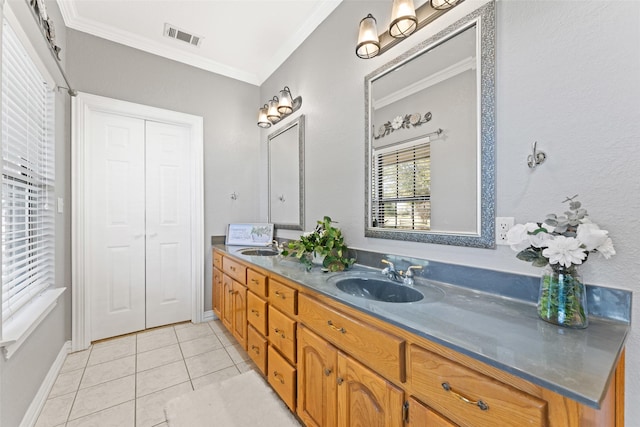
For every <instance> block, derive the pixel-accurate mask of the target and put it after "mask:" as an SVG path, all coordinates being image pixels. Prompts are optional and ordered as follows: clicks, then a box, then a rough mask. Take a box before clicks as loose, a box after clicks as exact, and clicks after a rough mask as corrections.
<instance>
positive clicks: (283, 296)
mask: <svg viewBox="0 0 640 427" xmlns="http://www.w3.org/2000/svg"><path fill="white" fill-rule="evenodd" d="M275 296H277V297H280V298H282V299H286V298H287V297H286V295H285V294H283V293H282V292H280V291H276V292H275Z"/></svg>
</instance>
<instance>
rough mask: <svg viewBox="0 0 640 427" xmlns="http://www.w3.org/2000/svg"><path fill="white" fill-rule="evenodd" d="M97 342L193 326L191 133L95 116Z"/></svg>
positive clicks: (92, 274) (92, 251)
mask: <svg viewBox="0 0 640 427" xmlns="http://www.w3.org/2000/svg"><path fill="white" fill-rule="evenodd" d="M89 121H90V127H89V132H90V135H89V141H91V146H90V149H89V150H88V157H89V159H88V162H87V164H88V165H89V171H91V172H90V174H89V175H90V182H89V183H88V187H89V189H90V191H89V192H88V193H89V203H88V206H89V212H88V221H89V224H88V229H89V230H90V232H89V234H90V235H89V236H88V237H89V238H88V241H89V254H88V259H89V263H88V266H87V267H88V271H87V273H88V277H89V284H88V285H89V286H90V288H91V295H92V296H91V302H92V306H91V339H92V340H98V339H102V338H107V337H113V336H116V335H122V334H126V333H130V332H135V331H139V330H142V329H145V328H151V327H155V326H160V325H166V324H170V323H175V322H180V321H184V320H190V319H191V307H192V301H191V283H192V278H191V260H192V255H191V206H192V204H191V200H189V197H190V194H191V193H190V191H189V177H190V171H189V159H190V139H189V130H188V129H187V128H185V127H180V126H174V125H169V124H163V123H156V122H150V121H145V120H142V119H136V118H130V117H125V116H119V115H115V114H108V113H102V112H93V113H91V117H90V120H89Z"/></svg>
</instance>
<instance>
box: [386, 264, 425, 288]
mask: <svg viewBox="0 0 640 427" xmlns="http://www.w3.org/2000/svg"><path fill="white" fill-rule="evenodd" d="M382 262H383V263H384V264H387V267H385V268H384V269H383V270H382V274H384V275H385V276H387V277H388V278H389V280H393V281H395V282H402V284H403V285H406V286H413V284H414V283H415V282H414V280H413V276H415V273H414V272H413V271H414V270H422V267H421V266H419V265H412V266H410V267H409V268H407V271H406V273H403V272H402V271H398V270H396V267H395V266H394V265H393V263H392V262H391V261H388V260H386V259H383V260H382Z"/></svg>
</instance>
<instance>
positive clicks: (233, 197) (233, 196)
mask: <svg viewBox="0 0 640 427" xmlns="http://www.w3.org/2000/svg"><path fill="white" fill-rule="evenodd" d="M231 200H238V194H237V193H236V192H235V191H234V192H233V193H231Z"/></svg>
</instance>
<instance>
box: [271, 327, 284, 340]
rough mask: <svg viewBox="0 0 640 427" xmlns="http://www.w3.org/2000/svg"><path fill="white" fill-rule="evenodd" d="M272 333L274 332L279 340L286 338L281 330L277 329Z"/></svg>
mask: <svg viewBox="0 0 640 427" xmlns="http://www.w3.org/2000/svg"><path fill="white" fill-rule="evenodd" d="M273 332H275V333H276V334H278V335H280V337H281V338H286V336H285V334H284V331H283V330H282V329H278V328H274V329H273Z"/></svg>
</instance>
